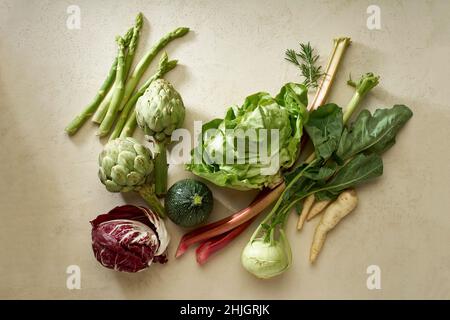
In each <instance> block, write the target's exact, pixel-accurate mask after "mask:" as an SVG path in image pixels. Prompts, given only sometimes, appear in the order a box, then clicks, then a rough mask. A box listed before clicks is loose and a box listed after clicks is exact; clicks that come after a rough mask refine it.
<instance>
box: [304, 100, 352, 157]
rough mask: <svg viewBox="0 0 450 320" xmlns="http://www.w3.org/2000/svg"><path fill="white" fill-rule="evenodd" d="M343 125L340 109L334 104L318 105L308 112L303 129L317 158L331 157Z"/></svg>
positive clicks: (337, 143)
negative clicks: (312, 145)
mask: <svg viewBox="0 0 450 320" xmlns="http://www.w3.org/2000/svg"><path fill="white" fill-rule="evenodd" d="M343 127H344V124H343V120H342V109H341V108H340V107H338V106H337V105H336V104H332V103H330V104H326V105H323V106H320V107H319V108H317V109H316V110H314V111H312V112H311V113H310V115H309V119H308V122H307V123H306V124H305V130H306V132H307V133H308V135H309V138H310V139H311V141H312V143H313V144H314V149H315V153H316V157H317V158H318V159H328V158H330V157H331V155H332V154H333V152H334V151H335V150H336V149H337V147H338V145H339V140H340V138H341V134H342V130H343Z"/></svg>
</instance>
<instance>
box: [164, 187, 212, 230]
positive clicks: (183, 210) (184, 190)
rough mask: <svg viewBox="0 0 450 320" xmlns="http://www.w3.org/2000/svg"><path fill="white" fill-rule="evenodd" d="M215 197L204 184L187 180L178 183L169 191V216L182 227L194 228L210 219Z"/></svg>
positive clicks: (167, 202)
mask: <svg viewBox="0 0 450 320" xmlns="http://www.w3.org/2000/svg"><path fill="white" fill-rule="evenodd" d="M213 202H214V200H213V195H212V192H211V190H209V188H208V187H207V186H206V184H204V183H203V182H200V181H197V180H193V179H185V180H180V181H178V182H176V183H175V184H174V185H172V186H171V187H170V189H169V190H168V191H167V195H166V199H165V208H166V213H167V216H168V217H169V219H170V220H172V221H173V222H174V223H175V224H177V225H179V226H182V227H194V226H197V225H199V224H201V223H203V222H205V221H206V219H208V217H209V215H210V213H211V211H212V209H213Z"/></svg>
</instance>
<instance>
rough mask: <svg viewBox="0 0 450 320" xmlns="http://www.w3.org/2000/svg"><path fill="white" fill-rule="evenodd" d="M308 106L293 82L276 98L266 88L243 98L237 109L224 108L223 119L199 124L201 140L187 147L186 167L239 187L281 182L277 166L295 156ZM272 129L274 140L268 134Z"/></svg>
mask: <svg viewBox="0 0 450 320" xmlns="http://www.w3.org/2000/svg"><path fill="white" fill-rule="evenodd" d="M307 104H308V101H307V89H306V87H305V86H303V85H301V84H295V83H288V84H286V85H285V86H283V87H282V88H281V90H280V93H279V94H278V95H277V96H276V97H275V98H273V97H271V96H270V94H268V93H266V92H258V93H256V94H253V95H251V96H248V97H247V98H246V99H245V101H244V104H243V105H242V106H241V107H236V106H233V107H231V108H229V109H228V111H227V113H226V115H225V118H224V119H214V120H212V121H210V122H208V123H206V124H205V125H204V126H203V129H202V141H201V143H200V144H199V147H198V148H196V149H194V150H193V151H192V155H193V157H192V160H191V163H189V164H188V165H187V166H186V168H187V170H190V171H192V172H193V173H194V174H196V175H198V176H200V177H203V178H205V179H207V180H209V181H211V182H213V183H215V184H217V185H219V186H223V187H229V188H233V189H238V190H248V189H261V188H263V187H273V186H275V185H277V184H278V183H279V182H281V181H282V175H281V172H280V170H281V169H283V168H289V167H290V166H292V165H293V163H294V162H295V160H296V156H297V151H298V147H299V145H300V139H301V136H302V131H303V124H304V122H305V120H306V118H307V111H306V106H307ZM275 130H277V131H275ZM252 132H253V133H254V134H251V133H252ZM274 132H277V133H278V141H276V142H277V144H276V143H275V141H272V138H271V134H272V133H274ZM239 146H241V147H239ZM242 146H245V147H243V148H242ZM261 147H263V148H265V149H267V150H261ZM264 154H266V155H267V156H266V157H263V156H262V155H264ZM277 158H278V159H277ZM276 161H278V163H276ZM274 162H275V165H276V168H275V170H274V172H272V173H270V172H269V171H270V170H269V169H271V168H273V165H274Z"/></svg>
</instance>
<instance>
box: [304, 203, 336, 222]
mask: <svg viewBox="0 0 450 320" xmlns="http://www.w3.org/2000/svg"><path fill="white" fill-rule="evenodd" d="M330 203H331V200H321V201H317V202H316V203H314V205H313V206H312V207H311V209H310V210H309V213H308V216H307V217H306V218H307V220H308V221H309V220H311V219H312V218H314V217H315V216H317V215H318V214H319V213H321V212H322V211H323V210H324V209H325V208H326V207H328V205H329V204H330Z"/></svg>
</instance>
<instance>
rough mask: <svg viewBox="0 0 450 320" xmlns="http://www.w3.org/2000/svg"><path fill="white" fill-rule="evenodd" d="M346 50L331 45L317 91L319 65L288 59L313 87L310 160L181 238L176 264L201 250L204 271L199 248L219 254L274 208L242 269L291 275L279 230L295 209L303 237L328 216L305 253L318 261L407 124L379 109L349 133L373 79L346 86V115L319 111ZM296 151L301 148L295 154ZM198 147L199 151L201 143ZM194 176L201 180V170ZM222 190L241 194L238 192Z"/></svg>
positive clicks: (404, 113)
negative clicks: (350, 91) (310, 224)
mask: <svg viewBox="0 0 450 320" xmlns="http://www.w3.org/2000/svg"><path fill="white" fill-rule="evenodd" d="M349 43H350V41H349V39H348V38H340V39H336V40H335V45H334V49H333V53H332V55H331V58H330V61H329V63H328V65H327V68H326V72H325V76H324V77H322V78H321V79H322V80H321V83H320V85H317V81H318V78H319V75H320V71H321V69H320V68H319V67H317V66H315V65H314V64H315V62H316V61H317V59H318V57H317V56H315V55H314V53H313V50H312V48H311V46H310V45H309V44H307V45H301V49H302V52H301V53H296V52H295V51H292V50H290V51H287V60H289V61H291V62H293V63H294V64H295V65H297V66H299V68H300V70H301V72H302V75H303V76H304V78H305V81H304V84H305V87H306V86H308V87H310V88H311V87H316V86H317V87H318V90H317V92H316V94H315V97H314V100H313V102H312V104H311V105H310V106H309V108H308V109H309V112H308V113H307V114H306V115H305V116H304V117H303V119H304V124H303V127H304V129H305V131H306V133H307V135H308V138H309V139H310V140H311V142H312V144H313V147H314V153H313V154H311V155H310V156H309V157H307V158H306V159H305V160H304V161H301V162H299V163H296V164H295V165H294V166H293V167H292V168H290V169H289V171H286V170H284V174H283V172H282V181H281V182H279V183H278V184H277V185H275V186H270V184H266V185H265V186H269V187H272V189H271V190H263V191H262V192H261V194H260V195H258V197H257V198H256V199H255V200H254V201H253V202H252V203H251V204H250V206H249V207H248V208H245V209H243V210H241V211H239V212H237V213H235V214H233V215H232V216H230V217H227V218H224V219H222V220H220V221H217V222H214V223H211V224H209V225H206V226H203V227H200V228H198V229H196V230H194V231H191V232H189V233H187V234H186V235H184V236H183V238H182V239H181V241H180V244H179V246H178V250H177V254H176V256H177V257H179V256H181V255H182V254H184V253H185V252H186V250H187V249H188V247H189V246H191V245H193V244H195V243H200V246H199V247H198V249H197V261H198V262H199V263H200V264H203V263H205V262H206V260H207V258H208V257H209V255H208V254H206V255H205V246H210V247H211V248H214V249H213V250H211V251H212V253H213V252H216V251H218V250H219V249H220V248H223V247H224V246H225V245H226V244H227V243H229V242H230V241H232V239H234V238H235V236H233V237H230V235H231V234H235V233H237V234H240V233H241V232H243V230H244V229H245V228H247V227H248V226H249V225H250V224H251V222H252V221H253V220H254V219H255V217H256V216H257V215H258V214H259V213H260V212H261V211H263V210H264V209H266V208H267V207H269V206H270V204H272V203H273V202H275V205H274V207H273V208H272V210H271V211H270V212H269V214H268V215H267V216H266V217H265V218H264V219H263V221H262V222H261V223H260V224H259V226H258V227H257V229H256V230H255V232H254V233H253V235H252V236H251V239H250V241H249V243H248V244H247V246H246V247H245V248H244V250H243V252H242V255H241V261H242V265H243V266H244V268H245V269H246V270H247V271H249V272H250V273H252V274H253V275H255V276H256V277H258V278H263V279H266V278H271V277H274V276H277V275H279V274H281V273H283V272H284V271H286V270H287V269H288V268H289V266H290V265H291V262H292V253H291V248H290V245H289V241H288V239H287V237H286V234H285V230H284V229H285V227H286V219H287V216H288V215H289V213H290V212H291V211H292V210H294V209H295V211H297V212H298V213H299V214H300V217H299V222H298V225H297V227H298V229H301V227H302V225H303V223H304V221H305V220H307V219H312V217H313V216H315V215H317V214H319V213H321V212H322V211H323V210H324V209H325V208H326V210H325V213H324V216H323V218H322V219H321V221H320V222H319V224H318V226H317V228H316V232H315V235H314V239H313V244H312V247H311V253H310V261H311V262H314V261H315V260H316V258H317V256H318V254H319V252H320V250H321V249H322V246H323V244H324V241H325V238H326V234H327V232H329V231H330V230H331V229H333V228H334V227H335V226H336V225H337V223H338V222H339V221H340V220H341V219H342V218H343V217H345V216H346V215H347V214H348V213H350V212H351V211H352V210H353V209H354V208H355V207H356V203H357V195H356V191H355V190H354V188H355V187H356V186H358V185H359V184H361V183H364V182H366V181H368V180H370V179H373V178H376V177H378V176H380V175H381V174H382V173H383V163H382V159H381V154H382V153H383V152H384V151H386V150H387V149H389V148H390V147H392V146H393V145H394V143H395V137H396V135H397V133H398V131H399V130H400V129H401V128H402V127H403V126H404V125H405V123H406V122H407V121H408V120H409V119H410V118H411V116H412V112H411V110H410V109H409V108H408V107H406V106H403V105H395V106H394V107H392V108H390V109H378V110H377V111H375V113H374V114H371V113H370V112H369V111H367V110H363V111H362V112H360V113H359V115H358V116H357V117H356V119H355V121H354V122H353V123H351V124H350V125H347V122H348V121H349V119H350V118H351V117H352V115H353V114H354V113H355V111H356V110H357V108H358V106H359V105H360V103H361V101H362V99H363V98H364V96H365V95H366V94H367V93H368V92H369V91H370V90H371V89H373V88H374V87H375V86H376V85H377V84H378V81H379V78H378V77H376V76H374V75H373V74H372V73H368V74H366V75H364V76H362V77H361V79H360V80H359V82H358V83H355V82H353V81H352V80H349V82H348V84H349V85H351V86H353V87H354V88H355V93H354V95H353V97H352V99H351V100H350V102H349V103H348V105H347V107H346V108H345V112H344V111H343V110H342V109H341V108H340V107H339V106H337V105H336V104H324V102H325V100H326V98H327V95H328V91H329V88H330V86H331V83H332V81H333V79H334V76H335V73H336V70H337V67H338V65H339V62H340V60H341V58H342V56H343V54H344V52H345V49H346V47H347V46H348V45H349ZM300 61H301V62H300ZM304 104H305V105H306V103H304ZM228 113H229V112H228ZM228 113H227V116H228ZM291 123H292V122H291ZM225 127H227V128H229V127H230V126H225ZM207 138H208V137H204V140H206V141H207V142H208V140H207ZM302 142H303V141H302ZM302 144H304V142H303V143H301V144H300V146H298V147H301V146H302ZM203 147H204V148H205V143H204V144H203ZM206 149H207V144H206ZM194 153H195V150H194ZM293 163H294V162H292V163H291V165H292V164H293ZM288 167H290V166H288ZM188 168H189V169H191V168H192V165H188ZM240 169H241V167H240V166H239V165H229V167H228V168H225V169H224V168H223V167H220V166H215V167H214V168H213V170H212V171H213V172H214V173H213V174H214V176H219V175H220V174H221V173H222V174H228V172H233V171H238V170H240ZM192 171H193V172H194V173H195V174H198V175H199V176H202V177H205V171H206V170H192ZM218 172H219V173H218ZM206 178H207V179H208V180H210V181H212V182H214V183H216V184H218V185H224V183H223V180H219V183H218V182H217V180H214V179H212V178H211V175H209V176H207V177H206ZM225 181H226V180H225ZM227 186H228V187H234V188H236V189H240V186H239V185H237V186H233V185H232V184H229V185H227ZM336 198H337V199H336ZM330 203H331V204H330ZM327 206H328V207H327ZM308 217H309V218H308ZM219 244H220V245H219Z"/></svg>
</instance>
